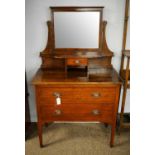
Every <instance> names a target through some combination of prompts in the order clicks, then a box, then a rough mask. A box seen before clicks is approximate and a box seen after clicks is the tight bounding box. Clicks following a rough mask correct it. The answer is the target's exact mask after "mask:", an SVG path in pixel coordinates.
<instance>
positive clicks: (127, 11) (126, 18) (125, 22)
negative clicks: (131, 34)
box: [120, 0, 129, 70]
mask: <svg viewBox="0 0 155 155" xmlns="http://www.w3.org/2000/svg"><path fill="white" fill-rule="evenodd" d="M128 17H129V0H126V3H125V15H124V30H123V42H122V58H121V69H120V70H122V69H123V67H124V55H123V51H124V50H125V47H126V37H127V29H128Z"/></svg>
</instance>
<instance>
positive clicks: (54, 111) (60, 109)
mask: <svg viewBox="0 0 155 155" xmlns="http://www.w3.org/2000/svg"><path fill="white" fill-rule="evenodd" d="M112 116H113V106H112V104H105V105H104V104H96V105H93V104H90V105H88V104H85V105H84V104H76V105H74V104H73V105H71V104H70V105H60V106H40V117H41V119H42V120H43V121H104V122H111V121H112Z"/></svg>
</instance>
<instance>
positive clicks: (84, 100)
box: [32, 7, 121, 147]
mask: <svg viewBox="0 0 155 155" xmlns="http://www.w3.org/2000/svg"><path fill="white" fill-rule="evenodd" d="M50 10H51V20H50V21H48V22H47V27H48V41H47V46H46V48H45V49H44V51H42V52H41V53H40V57H41V59H42V64H41V67H40V68H39V69H38V71H37V73H36V75H35V76H34V78H33V81H32V84H33V85H34V86H35V95H36V107H37V117H38V135H39V142H40V146H41V147H42V146H43V140H42V127H43V125H44V124H45V123H49V122H56V121H58V122H61V121H63V122H64V121H67V122H69V121H71V122H96V121H98V122H101V123H107V124H109V125H111V139H110V146H113V145H114V135H115V127H116V116H117V111H118V103H119V96H120V88H121V81H120V78H119V76H118V73H117V72H116V70H115V69H114V68H113V66H112V64H111V59H112V57H113V52H112V51H110V49H109V48H108V46H107V43H106V36H105V29H106V24H107V22H105V21H102V20H103V7H51V8H50Z"/></svg>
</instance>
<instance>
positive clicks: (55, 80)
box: [32, 68, 122, 85]
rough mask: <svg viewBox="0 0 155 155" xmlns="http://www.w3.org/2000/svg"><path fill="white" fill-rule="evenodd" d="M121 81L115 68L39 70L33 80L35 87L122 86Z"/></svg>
mask: <svg viewBox="0 0 155 155" xmlns="http://www.w3.org/2000/svg"><path fill="white" fill-rule="evenodd" d="M121 83H122V82H121V79H120V77H119V75H118V73H117V72H116V70H115V69H114V68H110V69H107V68H101V69H89V71H88V72H86V71H84V70H81V69H76V70H75V69H74V70H70V71H68V72H67V73H66V72H65V71H64V70H42V69H39V70H38V71H37V73H36V75H35V76H34V78H33V80H32V84H33V85H46V84H48V85H50V84H121Z"/></svg>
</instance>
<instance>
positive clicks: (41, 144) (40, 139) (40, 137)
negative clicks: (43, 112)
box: [38, 122, 43, 147]
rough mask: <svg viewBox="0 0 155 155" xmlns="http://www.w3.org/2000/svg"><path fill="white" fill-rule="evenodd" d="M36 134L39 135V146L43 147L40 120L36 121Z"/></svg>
mask: <svg viewBox="0 0 155 155" xmlns="http://www.w3.org/2000/svg"><path fill="white" fill-rule="evenodd" d="M38 136H39V143H40V147H43V143H42V123H41V122H38Z"/></svg>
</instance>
